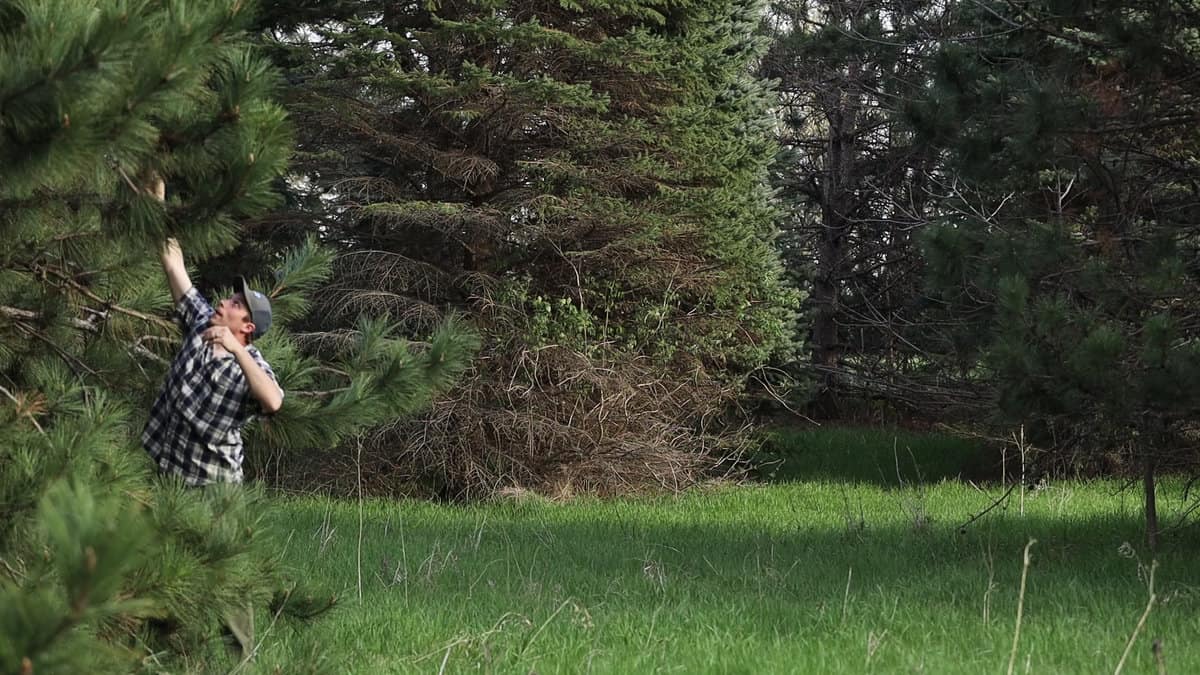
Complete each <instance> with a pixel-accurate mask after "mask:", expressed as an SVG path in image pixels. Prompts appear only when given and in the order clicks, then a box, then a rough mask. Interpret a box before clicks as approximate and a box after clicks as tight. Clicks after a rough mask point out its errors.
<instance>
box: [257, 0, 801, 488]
mask: <svg viewBox="0 0 1200 675" xmlns="http://www.w3.org/2000/svg"><path fill="white" fill-rule="evenodd" d="M333 4H335V5H336V4H337V3H333ZM759 11H760V9H759V7H758V5H757V4H756V3H752V2H743V1H741V0H702V1H697V2H683V3H675V4H672V5H670V6H669V7H668V6H665V5H663V4H662V3H658V2H642V1H640V0H633V1H630V2H618V3H609V2H596V3H594V2H585V3H565V4H562V5H547V4H545V3H537V2H526V1H525V0H512V1H510V2H499V3H497V2H451V3H439V4H437V5H420V4H413V3H402V2H364V3H361V4H360V7H359V11H358V12H357V13H356V14H355V15H354V16H352V17H345V16H344V15H340V16H341V18H342V19H343V20H340V21H329V22H323V23H314V24H313V25H312V26H310V27H309V28H310V29H309V30H308V31H304V32H301V33H299V34H295V35H291V36H290V38H289V36H287V35H283V36H282V37H283V39H282V40H281V42H280V43H279V45H278V47H279V51H280V52H281V54H282V56H281V59H282V60H283V61H284V62H285V63H287V64H288V65H289V68H288V74H287V77H289V79H291V80H292V81H293V82H294V83H295V84H296V86H295V87H293V88H291V89H290V92H291V93H292V94H293V95H294V96H295V98H294V99H292V101H291V105H292V109H293V110H295V111H296V114H297V118H298V120H299V121H300V134H301V138H302V141H301V148H302V154H301V156H300V158H299V160H298V161H299V164H300V166H302V167H304V169H305V172H306V174H307V176H308V177H309V179H310V181H311V182H310V183H309V185H311V187H312V189H313V191H314V192H316V193H318V194H320V196H321V199H322V203H324V204H329V205H332V209H333V211H334V213H337V214H338V215H337V217H334V218H328V217H325V215H324V214H327V213H328V211H326V210H325V209H324V208H323V209H322V210H321V211H320V212H319V213H318V214H317V215H316V216H315V217H314V218H313V219H312V220H311V221H310V222H309V223H308V224H307V225H305V227H308V228H314V229H315V228H320V229H321V230H322V231H324V232H326V233H328V237H329V239H331V240H336V241H338V242H339V243H340V244H342V245H344V246H345V247H346V248H347V249H349V250H350V251H351V254H349V255H346V256H345V257H344V258H343V259H342V260H343V263H344V264H343V266H342V268H341V271H340V273H339V274H338V275H337V276H336V281H335V283H334V284H331V285H330V286H329V287H328V288H329V291H330V300H332V301H333V302H330V303H328V304H327V306H328V307H329V310H330V311H329V312H328V315H330V316H336V315H337V313H338V312H339V311H340V310H345V309H351V310H355V311H356V310H357V309H358V308H359V307H362V306H371V305H374V306H382V307H386V308H387V309H388V310H389V311H390V312H391V315H392V316H393V317H395V318H398V319H402V320H405V321H408V322H409V324H410V326H411V327H412V330H414V331H420V330H422V329H423V326H424V324H425V322H427V321H429V320H430V318H431V317H436V316H438V315H439V313H440V312H442V311H444V310H445V309H447V308H454V309H458V310H461V311H464V312H465V313H467V314H468V316H469V317H470V318H471V320H472V322H473V323H474V324H475V325H478V326H480V328H481V330H482V331H483V333H484V334H485V338H486V340H487V344H488V348H487V352H488V354H489V360H488V363H487V365H486V367H481V369H480V370H479V372H477V373H476V374H475V375H474V376H473V377H472V378H471V379H470V380H469V381H468V382H467V383H466V384H464V388H463V389H461V390H460V391H458V392H456V393H455V394H454V396H453V399H454V400H455V401H458V402H459V405H460V407H458V408H456V409H449V408H447V407H441V408H439V412H437V413H435V415H437V414H440V415H441V416H440V417H436V419H435V421H436V423H434V424H432V425H430V426H426V427H424V428H423V432H422V434H420V436H419V437H417V436H416V435H412V438H408V439H404V438H401V439H390V440H389V443H390V444H391V445H392V446H398V445H399V444H401V443H412V442H414V441H415V440H420V439H423V440H425V441H427V442H433V443H435V444H439V443H440V444H442V445H440V446H438V448H437V449H435V450H432V451H431V450H430V448H428V447H426V448H424V449H423V451H419V452H416V455H415V456H417V457H420V458H421V460H420V461H419V462H417V463H418V464H422V465H424V466H428V467H439V468H438V469H437V470H438V471H440V472H441V473H442V475H441V476H440V477H433V480H436V481H439V482H442V483H444V484H445V486H444V487H445V491H447V492H449V493H450V494H460V493H463V492H464V491H470V489H482V490H486V489H490V488H493V487H495V486H497V485H500V484H504V483H508V482H519V483H524V484H534V485H545V484H546V483H553V482H555V481H558V483H559V484H561V483H565V482H570V481H571V480H574V479H570V478H564V476H574V477H576V478H578V482H579V483H589V481H594V482H592V483H590V484H592V485H596V484H601V485H604V486H610V487H611V486H613V485H617V484H621V483H622V482H624V483H625V484H626V485H631V484H636V485H642V484H645V483H647V482H649V483H654V482H655V481H657V480H659V479H660V478H661V474H663V473H666V472H668V471H669V470H670V469H669V468H667V467H666V466H664V465H663V464H662V463H661V462H660V461H659V460H660V459H662V458H663V457H666V456H670V457H677V458H678V459H679V461H680V462H681V463H682V464H684V465H686V466H688V467H689V469H688V472H689V473H690V472H691V467H693V466H694V465H695V464H696V459H695V458H700V461H701V463H704V462H707V463H709V464H711V461H712V460H711V457H708V456H707V451H708V450H709V449H710V448H709V447H707V444H708V443H710V442H712V441H713V439H712V438H711V437H710V436H707V435H706V434H704V433H696V432H697V430H701V431H702V430H703V425H704V423H705V421H706V420H708V419H710V418H712V417H715V416H717V415H719V414H720V413H721V411H722V407H723V406H724V404H725V403H727V402H728V401H729V400H730V397H729V394H730V392H732V391H735V390H736V389H737V387H739V386H740V383H741V382H742V381H743V379H744V378H745V376H746V374H747V373H748V372H751V371H753V370H755V369H756V368H758V367H759V366H760V365H761V364H763V363H764V362H765V360H766V359H767V357H768V356H769V355H770V354H772V353H774V352H776V351H777V350H779V349H780V348H781V346H782V345H784V344H786V343H787V342H788V340H789V339H790V335H791V332H792V327H791V323H792V321H793V317H792V313H793V311H794V305H795V302H796V298H795V295H794V293H793V292H792V291H789V290H787V289H786V288H785V286H784V284H783V282H782V280H781V276H782V270H781V267H780V265H779V262H778V259H777V256H776V254H775V253H774V252H773V251H772V248H771V244H772V238H773V236H774V232H775V223H774V218H775V216H776V215H777V214H776V211H775V205H774V203H773V201H772V195H771V194H770V192H769V190H768V189H767V187H766V186H765V173H766V167H767V164H768V162H769V161H770V159H771V157H772V156H773V153H774V147H773V143H772V140H771V133H770V132H771V124H770V117H769V116H768V114H767V111H768V107H769V105H770V96H769V95H768V92H767V90H766V89H765V87H764V86H763V83H762V82H760V81H757V80H756V79H755V78H754V77H753V76H752V75H751V72H750V71H751V68H752V65H753V60H754V59H755V58H756V57H757V55H758V54H760V53H761V48H762V45H761V43H760V41H758V40H757V39H756V38H754V37H753V34H752V33H753V28H754V26H755V25H756V24H757V21H758V18H759ZM288 27H290V26H288ZM302 229H303V228H302ZM667 392H670V393H669V394H668V393H667ZM631 401H632V402H631ZM612 405H617V406H621V407H622V409H623V410H625V411H626V412H625V414H623V415H621V416H615V417H614V416H612V415H609V414H607V413H606V410H607V409H610V407H611V406H612ZM522 411H523V412H522ZM513 415H517V417H516V418H514V417H512V416H513ZM430 439H434V440H432V441H431V440H430ZM418 450H421V449H418ZM413 452H414V451H410V452H409V453H408V454H409V456H413ZM656 453H658V454H657V455H656ZM672 453H677V454H672ZM689 456H690V457H691V458H690V459H689ZM622 457H623V458H624V459H621V458H622ZM648 458H650V459H648ZM670 461H675V460H674V459H672V460H670ZM622 462H624V465H622ZM650 464H652V465H654V466H655V467H656V468H655V469H653V470H652V471H651V472H650V473H651V475H645V471H644V470H642V469H640V468H639V467H642V466H644V465H650ZM582 467H588V468H582ZM631 469H632V471H633V472H634V473H637V472H638V471H641V472H642V474H641V475H638V476H634V475H633V474H630V473H623V472H625V471H629V470H631ZM581 475H582V477H580V476H581ZM471 486H474V487H473V488H472V487H471Z"/></svg>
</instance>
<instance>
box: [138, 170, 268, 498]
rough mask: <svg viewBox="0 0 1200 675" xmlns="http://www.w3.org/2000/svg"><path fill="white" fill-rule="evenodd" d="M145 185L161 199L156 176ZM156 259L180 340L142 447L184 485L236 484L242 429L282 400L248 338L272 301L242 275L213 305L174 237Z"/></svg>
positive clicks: (261, 328)
mask: <svg viewBox="0 0 1200 675" xmlns="http://www.w3.org/2000/svg"><path fill="white" fill-rule="evenodd" d="M150 189H151V191H152V193H153V194H154V195H155V196H156V197H157V198H158V199H160V200H161V199H162V198H163V196H164V186H163V183H162V180H161V179H155V180H154V181H153V182H152V184H151V187H150ZM161 258H162V266H163V272H165V273H166V277H167V284H168V285H169V286H170V288H171V298H172V299H173V300H174V301H175V309H176V312H177V313H178V317H179V320H180V324H181V326H182V328H183V344H182V345H181V346H180V348H179V353H178V354H176V356H175V360H174V361H173V362H172V363H171V368H170V370H169V371H168V373H167V379H166V382H165V383H164V384H163V387H162V390H161V391H159V394H158V399H157V400H155V402H154V407H153V408H151V410H150V419H149V421H148V422H147V423H146V428H145V430H144V431H143V432H142V446H143V447H145V449H146V451H147V452H149V453H150V456H151V457H153V458H154V460H155V462H156V463H157V464H158V469H159V471H160V472H162V473H166V474H174V475H177V476H179V477H181V478H182V479H183V482H184V483H186V484H187V485H192V486H202V485H208V484H210V483H218V482H224V483H240V482H241V481H242V458H243V449H242V435H241V430H242V427H243V426H244V425H245V424H246V422H247V421H249V420H250V418H251V417H253V416H254V415H255V414H257V413H259V412H261V413H264V414H267V415H270V414H273V413H275V412H276V411H278V410H279V407H280V406H281V405H282V404H283V390H282V389H280V388H279V384H278V383H277V382H276V379H275V373H274V372H273V371H272V370H271V366H270V365H269V364H268V363H267V361H266V359H264V358H263V356H262V354H261V353H260V352H259V351H258V349H257V348H255V347H254V345H253V344H251V343H252V342H253V340H254V339H255V338H258V337H261V336H262V335H263V333H265V332H266V331H267V329H268V328H269V327H270V325H271V303H270V301H269V300H268V299H267V296H266V295H264V294H262V293H259V292H258V291H254V290H251V289H249V288H247V287H246V281H245V279H241V278H239V280H238V286H237V289H238V290H237V292H236V293H235V294H234V295H233V296H232V297H230V298H227V299H225V300H222V301H221V302H220V303H218V304H217V307H216V309H215V310H214V309H213V307H212V306H211V305H209V303H208V302H207V301H205V300H204V298H203V297H201V296H200V293H199V292H198V291H197V290H196V288H195V287H194V286H192V282H191V280H190V279H189V278H188V274H187V268H185V267H184V264H183V252H182V251H181V250H180V248H179V243H178V242H177V241H175V240H174V239H168V240H167V241H166V243H165V244H164V245H163V247H162V251H161Z"/></svg>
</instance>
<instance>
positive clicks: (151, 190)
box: [142, 172, 167, 202]
mask: <svg viewBox="0 0 1200 675" xmlns="http://www.w3.org/2000/svg"><path fill="white" fill-rule="evenodd" d="M142 192H144V193H146V194H148V195H151V196H152V197H154V198H155V199H157V200H158V201H160V202H161V201H165V200H166V198H167V184H166V183H165V182H164V181H163V179H162V176H160V175H158V173H157V172H154V173H151V174H150V176H149V177H147V178H146V182H145V184H144V185H143V186H142Z"/></svg>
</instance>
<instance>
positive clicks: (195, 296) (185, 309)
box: [175, 286, 213, 332]
mask: <svg viewBox="0 0 1200 675" xmlns="http://www.w3.org/2000/svg"><path fill="white" fill-rule="evenodd" d="M175 314H176V315H177V316H178V318H179V324H180V325H181V326H182V327H183V330H184V331H185V332H187V331H190V330H192V329H194V328H196V326H203V325H206V324H207V323H208V320H209V319H211V318H212V315H213V308H212V305H210V304H208V301H207V300H205V299H204V296H202V295H200V291H198V290H196V287H195V286H192V287H191V288H189V289H188V290H187V292H186V293H184V294H183V295H182V296H180V298H179V302H178V303H176V305H175Z"/></svg>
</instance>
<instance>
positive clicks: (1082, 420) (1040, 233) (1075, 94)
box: [907, 1, 1200, 545]
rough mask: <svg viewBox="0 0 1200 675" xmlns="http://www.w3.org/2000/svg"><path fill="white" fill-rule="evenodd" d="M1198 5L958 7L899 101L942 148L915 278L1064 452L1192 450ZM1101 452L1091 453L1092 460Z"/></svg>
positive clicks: (1106, 454)
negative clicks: (930, 67)
mask: <svg viewBox="0 0 1200 675" xmlns="http://www.w3.org/2000/svg"><path fill="white" fill-rule="evenodd" d="M1196 20H1197V12H1196V9H1195V8H1194V7H1193V6H1192V5H1191V3H1183V2H1134V3H1129V2H1121V3H1116V2H1104V1H1092V2H1080V1H1054V2H1051V1H1047V2H1026V3H1020V4H1017V3H1005V2H980V3H973V4H972V5H971V6H970V7H966V6H964V7H962V8H960V13H959V15H958V21H959V22H958V24H957V25H956V31H957V35H958V37H959V38H961V39H949V40H946V41H945V43H944V44H943V47H942V49H941V50H940V53H939V54H938V59H937V67H936V69H935V70H934V71H932V72H933V76H932V77H931V80H930V83H929V89H928V96H927V97H926V99H925V100H923V101H915V102H913V103H912V104H911V105H910V107H909V109H908V110H907V114H908V117H909V119H910V120H911V122H912V124H913V125H914V127H915V128H917V129H918V130H919V131H920V133H921V135H922V138H924V139H925V140H926V141H927V142H930V143H935V144H939V145H944V146H946V147H947V148H949V155H948V162H947V165H946V167H945V168H944V169H943V170H942V172H941V173H940V184H941V186H942V188H943V191H944V198H943V199H942V200H941V207H942V209H943V210H944V211H943V212H944V215H943V216H942V217H940V218H939V221H940V222H939V223H938V226H937V227H936V228H934V229H932V230H931V231H930V233H929V234H930V236H929V238H928V242H927V243H928V247H927V251H928V255H929V267H930V271H931V281H932V284H933V286H934V288H935V290H936V292H937V293H938V294H939V297H940V299H941V300H942V301H944V302H946V303H947V306H950V307H953V308H954V310H955V312H956V314H957V315H958V316H960V317H962V318H963V319H965V320H966V321H967V322H968V325H969V330H968V331H965V332H964V333H963V334H962V335H961V337H960V339H961V342H960V344H961V345H962V348H963V350H964V352H965V353H966V358H967V359H968V360H969V359H972V358H976V357H977V358H979V359H981V360H982V361H981V363H982V364H983V365H984V366H985V367H986V369H987V372H988V374H989V376H990V377H992V378H994V379H995V381H996V383H997V386H998V401H997V402H998V405H999V408H1000V410H1001V411H1002V412H1003V413H1005V415H1006V419H1008V420H1009V421H1010V422H1012V423H1017V422H1023V423H1027V424H1028V425H1029V430H1030V432H1031V433H1032V434H1033V436H1034V438H1035V439H1036V440H1037V441H1039V442H1042V443H1044V444H1045V445H1048V446H1053V447H1055V448H1057V449H1058V450H1059V451H1060V453H1059V454H1058V455H1056V458H1057V459H1058V461H1059V463H1060V464H1059V465H1060V466H1067V467H1070V468H1074V469H1096V468H1099V469H1108V470H1111V469H1114V468H1116V469H1121V468H1123V466H1122V463H1124V464H1132V463H1133V462H1134V461H1136V462H1138V463H1140V465H1141V467H1140V468H1141V470H1142V472H1143V476H1144V479H1145V480H1144V485H1145V492H1146V516H1147V526H1148V527H1147V535H1148V537H1149V540H1150V543H1151V545H1153V544H1154V540H1155V536H1156V530H1157V518H1156V510H1155V499H1154V476H1155V473H1156V471H1157V470H1159V469H1161V468H1168V469H1169V468H1172V467H1174V466H1178V464H1174V463H1175V462H1187V463H1188V464H1190V465H1194V462H1195V459H1196V458H1195V457H1194V456H1191V457H1189V456H1187V453H1186V451H1182V452H1181V451H1180V450H1176V449H1175V448H1179V447H1186V446H1184V445H1183V444H1179V443H1177V442H1176V440H1177V439H1178V438H1179V437H1180V434H1183V433H1186V432H1188V431H1189V429H1191V430H1193V431H1194V425H1195V420H1196V419H1200V416H1198V415H1197V412H1200V394H1198V393H1197V392H1198V391H1200V389H1198V388H1197V386H1196V384H1197V382H1200V341H1198V340H1197V338H1198V337H1200V305H1198V304H1197V298H1200V294H1198V291H1200V256H1198V246H1200V236H1198V235H1200V226H1198V223H1200V218H1198V215H1200V195H1198V194H1197V190H1196V185H1197V184H1200V183H1198V179H1200V163H1197V161H1196V157H1197V152H1196V151H1197V147H1198V144H1200V138H1198V137H1197V136H1196V131H1195V129H1196V125H1195V114H1194V110H1195V109H1196V105H1197V101H1198V99H1197V96H1198V94H1200V89H1198V87H1197V82H1196V78H1195V72H1196V68H1197V66H1198V65H1200V62H1198V57H1200V44H1198V43H1197V42H1196V39H1195V25H1196ZM1112 458H1116V461H1117V462H1119V463H1118V464H1117V465H1116V466H1111V465H1109V466H1104V465H1102V464H1101V460H1105V459H1107V460H1109V461H1112Z"/></svg>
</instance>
